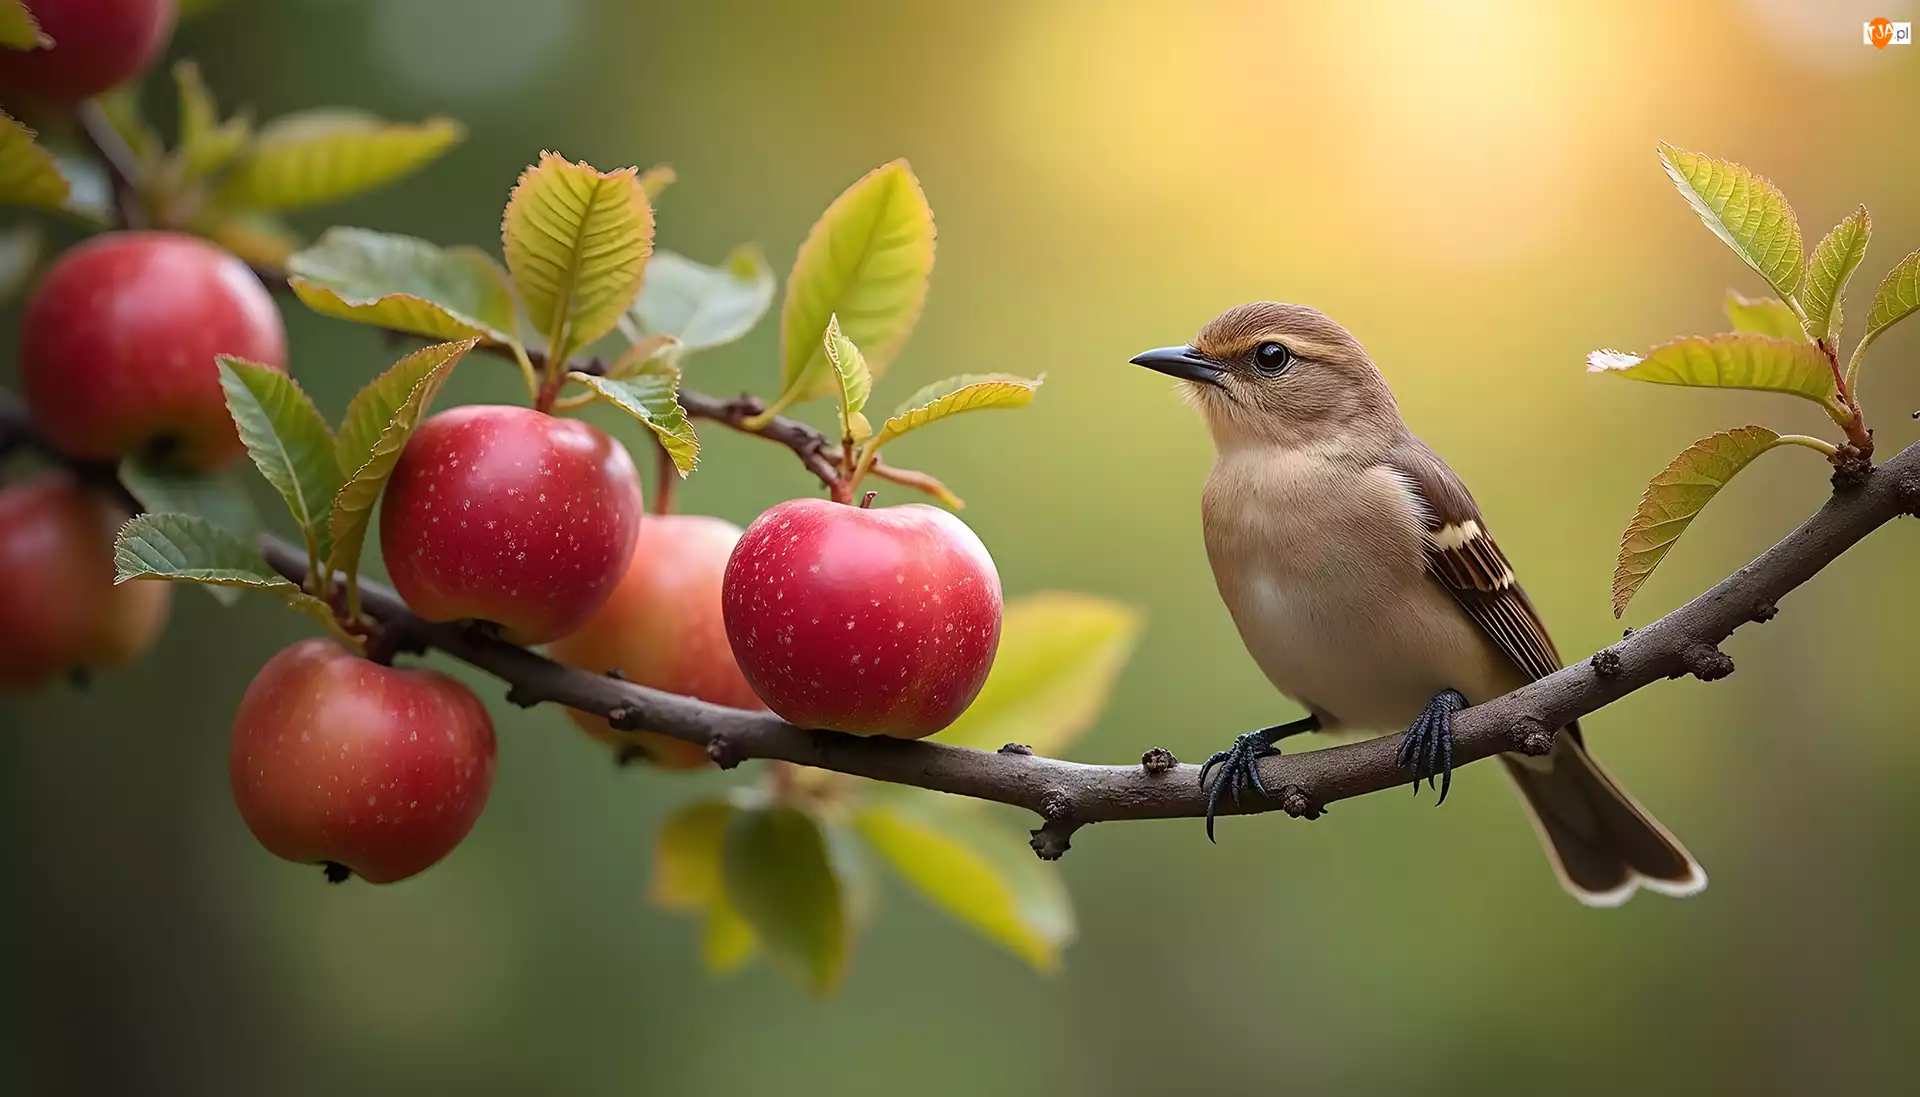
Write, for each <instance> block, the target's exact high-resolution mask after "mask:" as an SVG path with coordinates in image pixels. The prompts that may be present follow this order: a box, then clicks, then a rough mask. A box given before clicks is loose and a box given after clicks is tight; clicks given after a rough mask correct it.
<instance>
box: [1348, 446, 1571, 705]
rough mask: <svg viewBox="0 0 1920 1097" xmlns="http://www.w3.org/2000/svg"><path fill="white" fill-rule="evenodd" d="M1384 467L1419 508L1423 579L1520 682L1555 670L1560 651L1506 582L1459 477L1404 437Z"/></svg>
mask: <svg viewBox="0 0 1920 1097" xmlns="http://www.w3.org/2000/svg"><path fill="white" fill-rule="evenodd" d="M1386 464H1387V466H1388V467H1389V468H1391V469H1392V470H1393V471H1394V472H1396V473H1398V474H1399V475H1400V477H1401V478H1402V479H1403V480H1404V481H1405V482H1406V484H1407V487H1408V489H1409V490H1411V491H1412V492H1413V493H1414V495H1415V496H1416V497H1417V498H1418V499H1419V500H1420V502H1421V503H1423V504H1424V505H1425V508H1426V519H1427V574H1429V575H1431V576H1433V578H1434V581H1435V582H1438V583H1439V584H1440V585H1441V586H1444V587H1446V588H1447V592H1448V593H1450V594H1452V595H1453V597H1454V600H1455V601H1457V602H1459V603H1460V607H1461V608H1462V609H1464V610H1466V611H1467V616H1469V617H1471V618H1473V621H1474V623H1475V624H1477V625H1479V626H1480V628H1481V630H1482V631H1484V632H1485V633H1486V634H1487V635H1488V636H1490V637H1492V638H1493V642H1494V643H1495V644H1497V645H1499V647H1500V650H1501V651H1502V652H1504V653H1506V656H1507V658H1508V659H1510V660H1512V661H1513V665H1514V666H1516V667H1519V668H1520V669H1521V670H1522V671H1523V672H1525V673H1526V675H1527V677H1529V678H1544V677H1546V676H1547V675H1549V674H1552V673H1553V672H1554V671H1556V670H1559V669H1560V653H1559V652H1558V651H1556V650H1554V646H1553V640H1552V639H1551V638H1550V637H1549V636H1548V635H1547V627H1546V625H1544V624H1542V623H1541V621H1540V614H1539V613H1538V611H1536V610H1535V609H1534V608H1533V602H1532V601H1531V600H1530V599H1528V597H1527V592H1526V591H1524V590H1522V589H1521V588H1520V584H1519V583H1518V582H1516V581H1515V580H1514V577H1513V566H1512V565H1511V564H1509V563H1507V557H1506V554H1505V553H1503V552H1501V551H1500V546H1499V545H1497V544H1495V543H1494V540H1493V536H1492V535H1491V534H1489V533H1488V532H1487V525H1486V522H1485V521H1484V520H1483V519H1482V518H1481V517H1480V507H1479V505H1478V504H1476V503H1475V502H1474V501H1473V495H1472V493H1470V492H1469V491H1467V486H1466V485H1465V484H1463V483H1461V482H1460V477H1459V476H1458V475H1456V474H1455V473H1454V471H1453V470H1452V469H1451V468H1448V467H1447V463H1446V462H1445V461H1442V460H1441V459H1440V455H1439V454H1437V453H1435V452H1433V450H1431V449H1429V448H1428V447H1427V444H1426V443H1425V442H1422V441H1420V440H1419V439H1418V438H1415V437H1413V436H1412V435H1408V436H1407V437H1406V438H1405V440H1404V441H1402V442H1401V443H1400V444H1398V445H1397V446H1395V447H1394V449H1393V450H1392V451H1391V452H1390V453H1389V454H1388V456H1387V459H1386Z"/></svg>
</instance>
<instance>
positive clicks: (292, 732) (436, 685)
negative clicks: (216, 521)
mask: <svg viewBox="0 0 1920 1097" xmlns="http://www.w3.org/2000/svg"><path fill="white" fill-rule="evenodd" d="M228 765H229V771H230V774H231V776H232V778H233V798H234V803H235V804H237V805H238V806H239V808H240V815H241V818H243V819H245V820H246V823H247V829H248V830H251V831H252V832H253V836H254V837H255V838H257V839H259V840H260V844H261V845H263V846H265V847H266V848H267V851H268V852H269V853H272V854H273V855H274V856H276V857H281V858H284V859H286V860H288V861H294V862H297V863H299V864H322V863H325V862H328V861H331V862H334V863H336V864H341V865H345V866H346V867H348V868H350V869H352V870H353V872H354V874H355V875H357V876H360V877H362V878H363V879H366V880H368V881H370V882H372V883H376V884H388V883H392V882H393V881H395V880H403V879H405V878H407V877H409V876H412V875H414V874H415V873H418V872H420V871H422V870H424V869H426V868H427V867H429V866H431V865H432V864H434V863H435V862H436V861H438V860H440V859H441V858H442V857H445V856H446V855H447V854H448V853H449V852H451V851H452V850H453V847H455V846H457V845H459V844H460V840H461V839H463V838H465V837H466V836H467V832H468V831H470V830H472V829H473V824H474V821H475V820H477V819H479V818H480V811H481V809H482V808H484V807H486V804H487V793H488V792H489V791H490V790H491V789H492V788H493V769H494V738H493V721H492V720H491V719H489V718H488V716H487V710H486V708H485V707H484V706H483V705H481V704H480V700H479V698H477V697H475V696H474V695H473V692H472V691H471V690H469V689H467V687H465V686H463V685H461V684H460V683H459V682H456V681H454V680H453V679H452V678H449V677H447V676H446V675H444V674H441V673H440V672H439V671H433V670H397V669H395V668H393V667H383V666H380V665H378V664H375V663H370V662H368V661H367V660H365V659H362V658H360V657H359V656H357V655H354V654H352V653H351V652H349V651H347V650H346V649H344V648H342V647H340V646H339V645H338V644H336V643H334V642H333V641H331V640H325V639H312V640H302V641H300V642H299V643H297V644H294V645H293V646H292V647H289V648H287V649H285V650H283V651H282V652H280V654H278V655H276V656H274V657H273V658H272V659H271V660H269V661H268V662H267V665H266V666H264V667H262V668H261V669H260V673H259V674H258V675H256V676H255V677H254V679H253V684H252V685H250V686H248V687H247V693H246V696H245V697H243V698H241V701H240V711H239V713H238V715H236V716H235V717H234V721H233V748H232V753H231V754H230V755H229V758H228Z"/></svg>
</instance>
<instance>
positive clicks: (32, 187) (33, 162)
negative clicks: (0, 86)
mask: <svg viewBox="0 0 1920 1097" xmlns="http://www.w3.org/2000/svg"><path fill="white" fill-rule="evenodd" d="M67 190H68V188H67V178H66V176H64V175H62V174H60V169H59V168H58V167H56V166H55V165H54V162H53V157H51V156H49V155H47V150H46V149H43V148H41V147H40V146H39V145H38V144H37V143H35V141H34V139H33V131H32V130H30V129H28V128H27V127H25V126H23V125H21V124H20V123H18V122H16V121H14V120H13V117H12V116H11V115H8V114H4V113H0V203H4V204H6V205H12V206H36V207H38V208H40V209H50V210H60V209H65V208H66V205H67Z"/></svg>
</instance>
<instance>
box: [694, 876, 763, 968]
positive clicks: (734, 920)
mask: <svg viewBox="0 0 1920 1097" xmlns="http://www.w3.org/2000/svg"><path fill="white" fill-rule="evenodd" d="M759 951H760V939H759V938H757V937H755V936H754V935H753V927H752V926H750V925H748V924H747V920H746V919H745V918H742V917H741V916H740V912H739V911H737V910H735V909H733V904H732V903H729V902H727V897H726V896H724V895H722V896H719V897H717V898H715V899H714V901H713V902H712V903H710V904H708V906H707V915H706V918H705V920H704V921H703V922H702V924H701V927H700V959H701V962H702V963H704V964H706V966H707V970H708V971H710V972H712V973H714V974H715V975H726V974H728V973H729V972H734V971H738V970H740V968H741V967H742V966H744V965H745V964H746V962H747V961H748V960H751V959H753V957H754V954H755V953H757V952H759Z"/></svg>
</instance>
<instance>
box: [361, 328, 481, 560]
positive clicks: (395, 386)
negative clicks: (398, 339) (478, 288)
mask: <svg viewBox="0 0 1920 1097" xmlns="http://www.w3.org/2000/svg"><path fill="white" fill-rule="evenodd" d="M478 342H479V340H477V339H466V340H462V341H461V342H458V343H440V344H437V345H435V346H431V347H424V348H422V349H420V350H417V351H414V352H413V353H412V354H409V355H407V356H406V357H405V358H402V359H400V361H398V362H396V363H394V365H393V366H392V368H390V369H388V370H387V372H385V373H383V374H381V375H380V376H378V377H376V378H374V379H373V380H372V381H370V382H368V383H367V387H365V388H363V389H361V390H360V391H359V392H358V393H357V394H355V395H354V398H353V400H352V401H351V402H350V403H348V404H347V414H346V417H345V418H344V419H342V420H341V421H340V436H339V438H338V439H337V440H336V441H335V443H334V452H335V456H336V462H335V463H336V464H337V465H338V467H339V468H340V470H341V471H342V472H343V473H345V474H346V480H345V482H343V483H342V484H341V485H340V489H339V490H338V491H337V492H335V493H334V497H333V507H332V509H331V511H330V512H329V514H328V517H327V534H328V536H329V538H331V540H332V542H333V549H332V552H331V553H330V554H329V555H328V556H327V567H328V569H329V570H331V571H336V572H345V573H346V574H347V576H348V579H349V581H351V580H352V579H353V578H354V577H355V576H358V575H359V574H360V552H361V549H362V548H363V543H364V542H365V540H366V535H367V521H368V520H369V519H370V518H372V517H373V504H374V501H375V500H377V499H379V498H380V489H381V488H383V487H385V486H386V484H387V477H388V476H390V475H392V474H393V466H394V465H395V464H396V463H398V462H399V460H400V451H401V450H403V449H405V448H406V445H407V439H408V438H411V437H413V430H414V428H415V427H417V426H419V425H420V420H422V419H423V418H425V417H426V414H427V405H428V404H431V403H432V402H433V398H434V397H435V396H436V395H438V394H439V392H440V386H442V385H444V384H446V381H447V375H448V374H449V373H451V372H453V367H454V366H455V365H457V364H458V363H459V361H460V359H462V358H464V357H466V356H467V352H468V351H470V350H472V349H473V348H474V346H475V344H476V343H478Z"/></svg>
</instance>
